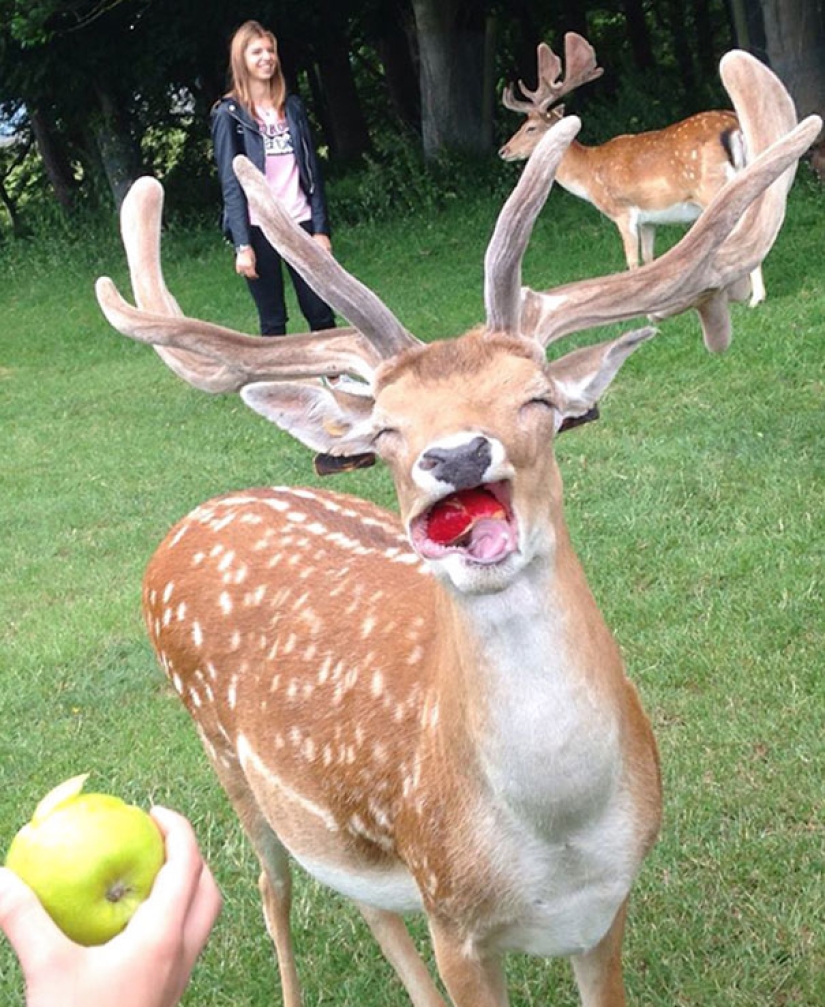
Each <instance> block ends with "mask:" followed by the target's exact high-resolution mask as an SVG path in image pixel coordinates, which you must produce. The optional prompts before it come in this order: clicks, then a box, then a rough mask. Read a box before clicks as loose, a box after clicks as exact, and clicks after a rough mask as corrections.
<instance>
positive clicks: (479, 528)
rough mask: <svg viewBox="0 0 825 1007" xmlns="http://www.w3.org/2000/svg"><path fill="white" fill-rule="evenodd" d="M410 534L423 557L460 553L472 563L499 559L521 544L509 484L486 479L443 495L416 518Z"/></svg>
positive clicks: (487, 562) (493, 561)
mask: <svg viewBox="0 0 825 1007" xmlns="http://www.w3.org/2000/svg"><path fill="white" fill-rule="evenodd" d="M410 535H411V538H412V543H413V546H414V547H415V550H416V552H417V553H418V554H419V555H420V556H422V557H423V558H424V559H441V558H442V557H444V556H448V555H450V554H455V553H458V554H460V555H462V556H463V557H464V558H466V559H467V560H469V561H471V562H473V563H482V564H492V563H500V562H501V561H502V560H503V559H506V558H507V557H508V556H509V555H511V554H512V553H514V552H515V551H516V549H517V547H518V535H517V528H516V520H515V517H514V515H513V511H512V507H511V503H510V486H509V484H508V483H506V482H497V483H485V484H484V485H482V486H475V487H473V488H472V489H465V490H459V491H458V492H456V493H451V494H450V495H449V496H446V497H442V498H441V499H440V500H438V501H436V503H434V504H433V506H432V507H430V508H429V509H428V510H426V511H424V512H423V513H422V514H419V515H418V517H416V518H414V519H413V521H412V524H411V525H410Z"/></svg>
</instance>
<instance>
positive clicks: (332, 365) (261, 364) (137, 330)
mask: <svg viewBox="0 0 825 1007" xmlns="http://www.w3.org/2000/svg"><path fill="white" fill-rule="evenodd" d="M248 169H249V170H248V171H247V172H246V174H247V176H249V175H250V172H251V174H252V176H253V180H252V183H251V185H252V187H253V188H254V187H255V179H254V174H255V169H254V168H252V166H251V165H248ZM241 171H242V172H243V171H244V167H243V166H241ZM247 182H248V178H247ZM255 198H256V200H259V199H260V193H256V196H255ZM269 202H271V200H269ZM162 209H163V187H162V186H161V185H160V183H159V182H157V181H156V180H155V179H153V178H149V177H144V178H140V179H138V180H137V181H136V182H135V184H134V185H133V186H132V188H131V189H130V190H129V193H128V194H127V196H126V199H125V200H124V202H123V206H122V208H121V231H122V235H123V243H124V247H125V249H126V256H127V259H128V262H129V270H130V275H131V280H132V289H133V292H134V296H135V302H136V305H137V307H136V308H133V307H132V306H131V305H129V304H128V303H127V302H126V301H125V300H124V299H123V298H122V297H121V295H120V294H119V292H118V290H117V288H116V287H115V285H114V283H113V282H112V281H111V280H110V279H109V278H108V277H101V278H100V279H99V280H98V281H97V284H96V292H97V298H98V302H99V303H100V306H101V309H102V310H103V313H104V315H105V316H106V318H107V319H108V321H109V323H110V324H111V325H112V326H113V327H114V328H116V329H118V330H119V331H120V332H122V333H123V334H124V335H127V336H130V337H131V338H132V339H136V340H138V341H139V342H145V343H150V344H152V345H153V346H154V347H155V349H156V350H157V352H158V353H159V354H160V356H161V357H162V359H163V360H164V362H165V363H166V364H167V365H168V366H169V367H170V369H171V370H173V371H174V372H175V373H176V374H177V375H178V376H179V377H181V378H183V379H184V380H185V381H188V382H189V383H190V384H191V385H194V386H195V387H196V388H199V389H201V390H202V391H208V392H231V391H238V390H239V389H240V388H242V387H243V386H244V385H246V384H249V383H250V382H251V381H256V380H257V381H262V380H275V379H278V378H306V377H319V376H324V375H333V374H342V373H345V374H351V375H355V376H357V377H360V378H364V379H366V380H367V381H369V380H370V379H371V378H372V375H373V374H374V372H375V369H376V367H377V366H378V365H379V364H380V363H381V361H382V360H383V359H385V358H386V357H387V356H392V355H393V353H394V352H396V350H397V348H399V347H403V346H411V345H418V340H416V339H415V338H414V337H413V336H411V335H409V333H406V330H404V329H402V328H401V326H400V324H399V323H398V322H397V321H395V319H394V318H393V316H392V315H391V313H390V312H389V311H388V309H386V308H385V307H384V306H383V305H382V304H381V302H380V301H379V300H378V298H376V297H375V295H374V294H372V293H371V292H370V291H367V290H366V288H365V287H363V286H362V285H361V284H359V283H358V281H357V280H355V279H354V278H353V277H348V274H345V273H344V271H343V270H341V269H340V267H338V266H337V263H335V261H334V260H333V259H332V256H329V255H327V254H326V253H325V252H323V251H322V250H321V249H320V248H319V247H318V246H317V245H316V243H315V242H313V241H312V240H311V239H308V238H307V236H306V234H305V233H304V232H303V231H302V230H301V229H300V228H298V229H297V232H298V235H299V237H296V234H295V233H294V231H295V229H293V227H291V226H289V225H288V224H287V225H285V230H286V231H287V232H288V238H287V240H288V241H289V244H290V248H293V247H294V248H297V249H298V251H296V252H295V253H294V254H293V253H291V254H293V259H294V258H296V256H297V257H301V256H302V259H301V262H302V268H304V269H305V270H307V269H310V268H318V256H321V257H323V258H322V260H321V263H320V266H321V267H323V268H325V269H326V270H327V272H328V273H332V275H333V277H334V281H335V282H337V284H338V291H339V292H340V296H339V294H338V293H336V294H335V295H334V296H335V302H334V304H333V306H334V307H337V308H338V309H339V310H340V311H341V313H342V314H344V313H345V312H351V313H352V314H353V315H354V316H355V317H357V318H358V319H359V320H360V321H361V322H362V324H364V326H365V327H369V329H370V330H371V331H372V333H373V339H372V340H370V339H368V338H367V337H366V336H365V335H364V334H363V333H362V332H360V331H358V330H357V329H355V328H339V329H331V330H329V331H326V332H316V333H309V334H305V335H300V336H291V337H290V338H289V340H288V346H286V345H284V341H282V340H269V339H266V340H264V339H259V338H256V337H253V336H248V335H244V334H243V333H241V332H236V331H235V330H233V329H227V328H223V327H222V326H218V325H212V324H210V323H209V322H203V321H200V320H198V319H193V318H188V317H186V316H185V315H184V314H183V313H182V311H181V309H180V307H179V305H178V303H177V301H176V300H175V298H174V297H173V296H172V295H171V294H170V292H169V290H168V289H167V287H166V283H165V281H164V278H163V273H162V270H161V265H160V222H161V214H162ZM261 209H262V210H263V209H271V207H268V206H264V205H263V203H262V206H261ZM276 209H277V208H276ZM267 226H273V225H269V224H268V225H267ZM280 226H281V227H283V226H284V225H283V221H281V225H280ZM300 238H307V242H308V244H309V246H310V248H309V250H308V255H307V249H306V245H304V246H303V250H302V251H301V243H300ZM316 252H317V255H316ZM290 261H292V260H290ZM330 264H332V265H330ZM342 274H343V276H344V277H348V280H349V281H350V282H349V284H348V283H347V282H346V279H345V280H344V281H342V280H341V275H342ZM313 282H314V283H315V285H316V286H318V287H320V284H319V283H317V282H316V280H315V274H314V273H313ZM345 294H346V296H345ZM359 298H360V300H359ZM364 305H366V307H364ZM368 309H369V310H368ZM382 326H383V328H382Z"/></svg>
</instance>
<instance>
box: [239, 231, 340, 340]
mask: <svg viewBox="0 0 825 1007" xmlns="http://www.w3.org/2000/svg"><path fill="white" fill-rule="evenodd" d="M301 227H303V229H304V230H305V231H306V232H307V234H312V224H311V222H310V221H308V220H307V221H304V222H303V223H302V224H301ZM250 243H251V245H252V248H253V250H254V252H255V262H256V269H257V272H258V279H257V280H249V279H248V280H247V281H246V282H247V285H248V287H249V292H250V293H251V294H252V299H253V300H254V301H255V307H256V308H257V309H258V318H259V319H260V323H261V335H262V336H283V335H285V333H286V323H287V311H286V300H285V298H284V274H283V268H282V267H283V266H284V265H285V266H286V268H287V269H288V270H289V275H290V276H291V278H292V285H293V287H294V288H295V295H296V297H297V298H298V305H299V307H300V309H301V312H302V313H303V315H304V318H306V320H307V323H308V324H309V328H310V331H311V332H315V331H317V330H318V329H334V328H335V315H334V314H333V311H332V308H330V306H329V305H328V304H327V303H326V301H324V300H322V299H321V298H320V297H319V296H318V294H316V293H315V291H314V290H313V289H312V287H310V286H309V284H308V283H307V282H306V280H304V278H303V277H302V276H301V275H300V274H299V273H297V272H296V271H295V270H294V269H293V268H292V266H290V265H289V263H288V262H287V263H285V262H284V260H283V259H282V258H281V256H280V255H279V254H278V253H277V252H276V251H275V249H274V248H273V247H272V245H270V243H269V242H268V241H267V240H266V237H265V236H264V233H263V231H262V230H261V229H260V227H254V226H253V227H252V228H250Z"/></svg>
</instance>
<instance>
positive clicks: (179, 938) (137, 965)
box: [0, 808, 221, 1007]
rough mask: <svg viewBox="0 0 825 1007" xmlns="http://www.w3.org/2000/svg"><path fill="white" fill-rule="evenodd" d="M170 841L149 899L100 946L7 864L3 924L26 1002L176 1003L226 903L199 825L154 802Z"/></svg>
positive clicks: (1, 893) (115, 1006)
mask: <svg viewBox="0 0 825 1007" xmlns="http://www.w3.org/2000/svg"><path fill="white" fill-rule="evenodd" d="M151 814H152V817H153V818H154V820H155V821H156V822H157V824H158V826H159V827H160V830H161V832H162V833H163V836H164V841H165V843H166V862H165V863H164V865H163V867H161V869H160V871H159V873H158V876H157V878H156V879H155V883H154V885H153V887H152V891H151V894H150V895H149V898H148V899H147V900H146V901H145V902H143V903H142V904H141V905H140V906H139V907H138V909H137V911H136V912H135V914H134V916H133V917H132V918H131V920H130V921H129V924H128V926H127V927H126V929H125V930H124V931H123V933H121V934H118V936H117V937H114V938H112V940H110V941H109V942H108V943H106V944H102V945H100V946H99V947H92V948H86V947H81V946H80V945H79V944H75V943H73V942H72V941H70V940H69V938H68V937H66V936H65V935H64V934H63V933H62V931H60V930H59V929H58V928H57V927H56V926H55V924H54V923H53V922H52V920H51V917H50V916H49V915H48V914H47V913H46V911H45V909H43V907H42V906H41V905H40V902H39V901H38V899H37V897H36V896H35V894H34V893H33V892H32V891H31V889H30V888H29V887H28V886H27V885H25V884H24V883H23V882H22V881H21V880H20V879H19V878H18V877H17V875H16V874H14V873H13V872H12V871H10V870H8V869H6V868H0V930H2V931H3V932H4V933H5V934H6V937H8V939H9V942H10V943H11V946H12V948H13V949H14V951H15V953H16V954H17V957H18V958H19V959H20V965H21V968H22V970H23V975H24V977H25V980H26V1007H54V1005H55V1004H60V1005H61V1007H88V1005H89V1004H94V1005H95V1007H174V1005H175V1004H177V1003H178V1001H179V1000H180V998H181V996H182V995H183V991H184V989H185V988H186V984H187V983H188V982H189V977H190V975H191V973H192V969H193V968H194V966H195V962H196V960H197V958H198V955H199V954H200V952H201V949H202V948H203V946H204V944H205V943H206V939H207V937H208V936H209V933H210V931H211V929H212V926H213V924H214V923H215V920H216V919H217V917H218V913H219V912H220V908H221V896H220V892H219V891H218V887H217V885H216V884H215V881H214V879H213V877H212V874H211V872H210V870H209V868H208V867H207V865H206V864H205V863H204V861H203V858H202V857H201V854H200V851H199V850H198V844H197V840H196V839H195V834H194V832H193V830H192V826H191V825H190V824H189V822H188V821H187V820H186V819H185V818H184V817H183V816H182V815H179V814H177V812H174V811H170V810H169V809H167V808H153V809H152V812H151Z"/></svg>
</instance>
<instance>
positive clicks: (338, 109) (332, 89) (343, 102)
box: [315, 34, 370, 163]
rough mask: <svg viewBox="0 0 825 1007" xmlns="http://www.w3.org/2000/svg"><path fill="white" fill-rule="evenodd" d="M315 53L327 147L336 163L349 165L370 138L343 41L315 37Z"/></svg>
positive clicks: (368, 144) (344, 39)
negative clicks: (324, 118) (323, 110)
mask: <svg viewBox="0 0 825 1007" xmlns="http://www.w3.org/2000/svg"><path fill="white" fill-rule="evenodd" d="M315 49H316V52H317V53H318V74H319V76H320V79H321V87H322V88H323V95H324V101H325V103H326V106H327V112H328V114H327V116H326V121H327V126H328V129H329V131H330V132H329V141H330V147H331V148H332V153H333V155H334V156H335V158H336V159H337V160H339V161H341V162H343V163H347V162H350V163H352V162H354V161H357V160H358V159H359V158H360V157H361V155H362V154H364V153H366V151H367V150H369V147H370V137H369V132H368V130H367V123H366V121H365V119H364V114H363V112H362V110H361V101H360V99H359V97H358V91H357V89H356V87H355V80H354V78H353V74H352V65H351V63H350V60H349V44H348V40H347V37H346V35H345V34H340V35H338V36H337V38H334V39H333V38H332V37H331V36H329V35H326V36H323V37H319V38H317V39H316V41H315Z"/></svg>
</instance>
